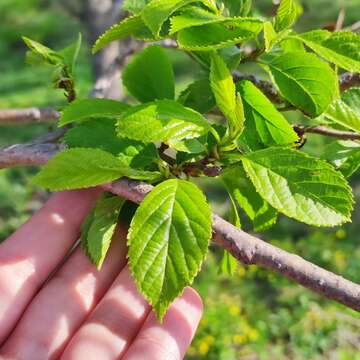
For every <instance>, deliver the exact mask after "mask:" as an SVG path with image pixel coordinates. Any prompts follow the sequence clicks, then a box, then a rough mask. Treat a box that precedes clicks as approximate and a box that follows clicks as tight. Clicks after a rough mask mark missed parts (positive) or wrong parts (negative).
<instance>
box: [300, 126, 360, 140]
mask: <svg viewBox="0 0 360 360" xmlns="http://www.w3.org/2000/svg"><path fill="white" fill-rule="evenodd" d="M293 128H294V130H295V131H296V133H297V134H298V135H299V136H302V135H304V134H305V133H312V134H318V135H323V136H330V137H334V138H337V139H340V140H360V134H358V133H355V132H352V131H341V130H337V129H331V128H327V127H325V126H323V125H317V126H302V125H294V126H293Z"/></svg>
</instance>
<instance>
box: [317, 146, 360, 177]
mask: <svg viewBox="0 0 360 360" xmlns="http://www.w3.org/2000/svg"><path fill="white" fill-rule="evenodd" d="M321 157H322V159H325V160H328V161H330V162H331V163H332V164H334V166H336V167H337V168H338V170H339V171H341V173H342V174H343V175H344V176H345V177H350V176H352V175H353V174H354V173H355V172H356V171H357V170H358V169H359V168H360V144H359V143H357V142H355V141H335V142H333V143H331V144H329V145H328V146H326V147H325V149H324V152H323V154H322V156H321Z"/></svg>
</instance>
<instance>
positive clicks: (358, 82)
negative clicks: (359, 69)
mask: <svg viewBox="0 0 360 360" xmlns="http://www.w3.org/2000/svg"><path fill="white" fill-rule="evenodd" d="M339 85H340V90H341V91H345V90H347V89H349V88H351V87H356V86H360V73H349V72H346V73H343V74H341V75H340V76H339Z"/></svg>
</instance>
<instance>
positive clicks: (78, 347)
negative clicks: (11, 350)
mask: <svg viewBox="0 0 360 360" xmlns="http://www.w3.org/2000/svg"><path fill="white" fill-rule="evenodd" d="M149 311H150V306H149V305H148V303H147V302H146V301H145V300H144V298H143V297H142V296H141V295H140V294H139V292H138V291H137V289H136V287H135V284H134V281H133V280H132V278H131V275H130V273H129V270H128V268H127V267H125V268H124V270H123V271H122V272H121V273H120V275H119V276H118V277H117V279H116V281H115V282H114V284H113V286H112V287H111V288H110V290H109V291H108V292H107V293H106V294H105V296H104V298H103V299H102V300H101V302H100V303H99V304H98V305H97V307H96V308H95V310H94V311H93V313H92V314H91V316H90V317H89V319H88V320H87V321H86V323H85V324H84V325H83V326H82V327H81V328H80V330H79V331H78V332H77V333H76V334H75V336H74V337H73V338H72V340H71V341H70V343H69V345H68V347H67V348H66V350H65V352H64V354H63V356H62V358H61V359H62V360H70V359H72V360H78V359H86V360H92V359H94V360H114V359H118V358H120V357H121V356H122V355H123V354H124V353H125V351H126V349H127V348H128V346H129V345H130V343H131V342H132V340H133V339H134V337H135V336H136V334H137V332H138V331H139V328H140V327H141V325H142V324H143V322H144V320H145V318H146V316H147V315H148V313H149Z"/></svg>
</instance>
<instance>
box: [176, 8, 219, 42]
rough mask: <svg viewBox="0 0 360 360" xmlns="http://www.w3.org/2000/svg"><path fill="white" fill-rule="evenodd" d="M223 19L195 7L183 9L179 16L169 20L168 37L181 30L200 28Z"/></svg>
mask: <svg viewBox="0 0 360 360" xmlns="http://www.w3.org/2000/svg"><path fill="white" fill-rule="evenodd" d="M221 19H225V18H223V17H222V16H219V15H215V14H213V13H212V12H210V11H207V10H205V9H202V8H200V7H196V6H190V7H187V8H185V9H184V10H183V11H181V13H180V14H179V15H175V16H172V17H171V18H170V24H171V26H170V32H169V35H172V34H175V33H177V32H178V31H180V30H182V29H187V28H189V27H193V26H201V25H204V24H210V23H213V22H218V21H219V20H221Z"/></svg>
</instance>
